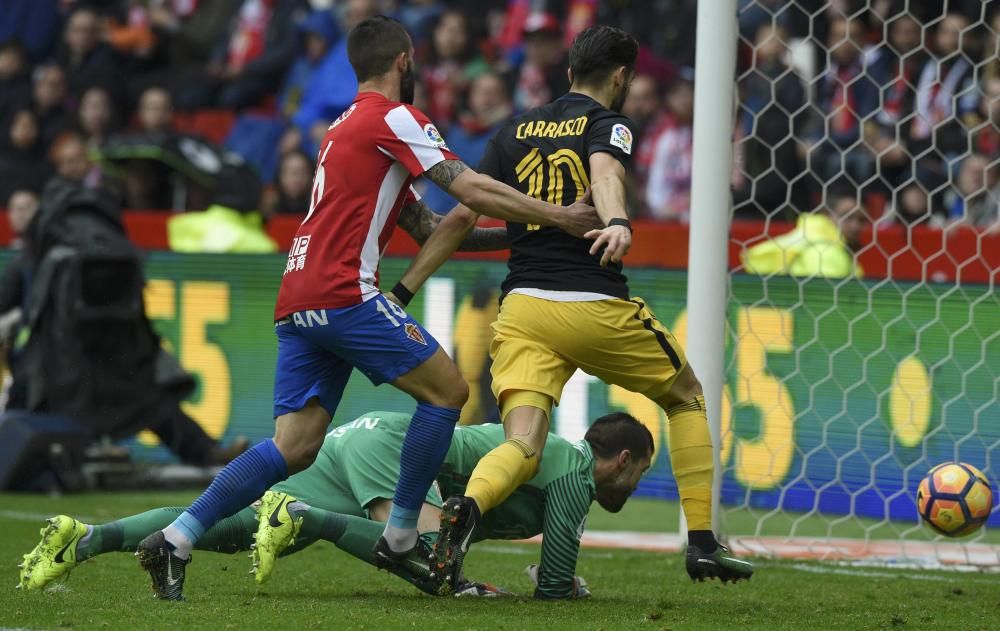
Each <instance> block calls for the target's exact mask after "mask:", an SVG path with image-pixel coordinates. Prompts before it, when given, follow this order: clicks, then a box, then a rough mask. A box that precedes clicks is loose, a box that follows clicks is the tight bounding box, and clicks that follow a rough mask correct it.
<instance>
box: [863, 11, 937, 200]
mask: <svg viewBox="0 0 1000 631" xmlns="http://www.w3.org/2000/svg"><path fill="white" fill-rule="evenodd" d="M888 33H889V37H888V40H885V41H883V42H882V43H881V45H879V46H876V47H873V48H871V49H869V50H868V51H867V52H866V54H865V64H866V66H867V68H868V73H869V74H870V75H871V76H872V77H873V78H874V80H875V82H876V83H877V85H878V88H879V91H880V92H881V106H880V107H879V108H878V111H877V112H876V114H875V117H874V119H871V120H869V121H867V122H866V123H865V125H864V132H863V134H864V139H865V144H866V145H867V147H868V149H869V150H870V151H871V152H872V153H873V154H875V155H876V156H878V158H877V160H878V173H879V175H880V177H881V178H882V182H881V185H882V188H883V189H884V190H887V191H888V190H891V189H892V188H894V187H895V185H896V184H897V183H898V182H900V181H904V180H908V179H910V178H911V177H913V173H912V169H911V168H910V167H911V165H912V163H913V162H912V160H911V157H910V156H909V155H908V154H907V151H906V146H905V143H902V142H900V139H905V138H907V137H908V135H909V129H910V123H911V121H912V116H911V114H912V113H913V104H914V100H915V86H916V85H917V78H918V77H919V76H920V72H921V68H922V67H923V66H924V64H926V62H927V51H926V50H925V49H924V48H923V46H922V34H921V26H920V23H918V22H917V21H916V20H915V19H914V18H913V17H912V16H911V15H909V14H907V13H900V14H899V15H898V16H897V17H895V18H894V19H893V20H892V21H891V22H890V23H889V26H888Z"/></svg>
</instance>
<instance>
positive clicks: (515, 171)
mask: <svg viewBox="0 0 1000 631" xmlns="http://www.w3.org/2000/svg"><path fill="white" fill-rule="evenodd" d="M633 137H634V136H633V131H632V121H630V120H629V119H628V118H626V117H625V116H622V115H621V114H618V113H616V112H613V111H611V110H609V109H607V108H606V107H604V106H603V105H601V104H600V103H598V102H597V101H595V100H594V99H592V98H590V97H589V96H586V95H583V94H578V93H575V92H570V93H568V94H566V95H565V96H563V97H561V98H558V99H556V100H555V101H553V102H552V103H549V104H548V105H543V106H542V107H538V108H535V109H533V110H531V111H529V112H526V113H525V114H522V115H521V116H517V117H515V118H513V119H512V120H511V121H510V122H509V123H507V124H506V125H505V126H504V127H503V128H501V129H500V131H499V132H497V134H496V135H495V136H494V137H493V138H492V139H491V140H490V142H489V144H488V145H487V147H486V152H485V153H484V154H483V159H482V162H480V163H479V171H480V172H482V173H485V174H486V175H489V176H490V177H492V178H493V179H496V180H499V181H501V182H504V183H506V184H508V185H510V186H513V187H514V188H516V189H517V190H519V191H521V192H522V193H524V194H525V195H529V196H531V197H535V198H537V199H541V200H544V201H547V202H549V203H552V204H556V205H560V206H569V205H570V204H572V203H573V202H575V201H577V200H578V199H580V198H581V197H582V196H583V194H584V191H585V190H586V189H587V187H589V186H590V154H592V153H595V152H598V151H605V152H607V153H610V154H611V155H613V156H614V157H615V158H617V159H618V160H619V161H620V162H621V163H622V164H624V165H625V166H626V167H627V166H628V163H629V159H630V157H631V154H632V144H633V143H632V140H633ZM507 232H508V234H509V236H510V260H509V262H508V264H507V266H508V268H509V273H508V274H507V278H506V280H504V282H503V285H502V289H503V294H504V295H506V294H507V293H509V292H510V291H511V290H513V289H520V288H532V289H546V290H555V291H585V292H594V293H600V294H606V295H609V296H615V297H616V298H622V299H624V300H627V299H628V297H629V293H628V285H627V281H626V278H625V276H624V275H623V274H622V266H621V264H620V263H609V264H608V265H607V266H605V267H601V264H600V253H598V254H597V255H591V254H590V246H591V245H592V243H593V242H592V241H590V240H588V239H581V238H578V237H574V236H572V235H571V234H569V233H567V232H564V231H562V230H560V229H559V228H552V227H547V226H537V225H532V224H523V223H509V222H508V224H507Z"/></svg>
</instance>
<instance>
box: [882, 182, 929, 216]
mask: <svg viewBox="0 0 1000 631" xmlns="http://www.w3.org/2000/svg"><path fill="white" fill-rule="evenodd" d="M894 197H895V203H894V204H893V208H892V211H891V212H889V213H886V214H885V215H884V216H883V218H882V220H881V221H882V223H898V224H901V225H904V226H922V225H929V226H935V227H940V226H943V225H944V217H943V215H942V213H941V212H940V211H939V210H938V209H937V208H935V207H934V202H933V198H932V197H931V196H930V195H929V194H928V193H927V191H925V190H924V188H923V187H922V186H920V184H918V183H917V182H913V181H911V182H910V183H909V184H906V185H905V186H903V187H902V188H899V189H897V190H896V192H895V195H894Z"/></svg>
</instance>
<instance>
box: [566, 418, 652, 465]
mask: <svg viewBox="0 0 1000 631" xmlns="http://www.w3.org/2000/svg"><path fill="white" fill-rule="evenodd" d="M583 439H584V440H585V441H587V442H588V443H590V448H591V449H592V450H593V451H594V455H595V456H597V457H598V458H614V457H616V456H618V454H620V453H621V452H622V450H624V449H628V450H629V451H631V452H632V454H633V455H634V456H636V457H643V456H648V457H650V458H651V457H652V456H653V449H654V448H655V444H654V443H653V435H652V434H651V433H650V432H649V429H648V428H647V427H646V426H645V425H643V424H642V423H640V422H639V420H638V419H637V418H635V417H634V416H632V415H631V414H626V413H625V412H612V413H611V414H605V415H604V416H602V417H601V418H599V419H597V420H596V421H594V424H593V425H591V426H590V429H588V430H587V433H586V434H585V435H584V437H583Z"/></svg>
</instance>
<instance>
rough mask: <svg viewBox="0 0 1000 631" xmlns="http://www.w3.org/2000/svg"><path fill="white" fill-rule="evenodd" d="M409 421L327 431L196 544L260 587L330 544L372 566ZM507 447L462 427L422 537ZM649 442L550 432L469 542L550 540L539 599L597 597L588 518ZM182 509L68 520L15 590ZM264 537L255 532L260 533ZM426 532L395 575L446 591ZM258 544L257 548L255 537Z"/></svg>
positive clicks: (539, 573) (498, 435)
mask: <svg viewBox="0 0 1000 631" xmlns="http://www.w3.org/2000/svg"><path fill="white" fill-rule="evenodd" d="M409 423H410V418H409V417H408V416H407V415H405V414H398V413H394V412H370V413H368V414H365V415H364V416H362V417H360V418H358V419H356V420H354V421H352V422H350V423H347V424H346V425H342V426H341V427H338V428H336V429H334V430H333V431H331V432H330V433H329V434H328V435H327V437H326V440H325V441H324V442H323V447H322V448H321V450H320V452H319V456H318V457H317V459H316V462H315V464H313V465H312V466H311V467H309V468H308V469H306V470H305V471H303V472H301V473H298V474H296V475H294V476H292V477H290V478H289V479H288V480H286V481H284V482H282V483H280V484H278V485H276V486H274V487H273V488H272V489H271V490H270V491H268V493H267V494H266V495H265V496H264V498H263V499H262V501H261V502H260V505H259V507H257V510H256V511H255V510H254V508H252V507H247V508H245V509H243V510H242V511H240V512H238V513H237V514H235V515H233V516H232V517H229V518H227V519H224V520H222V521H220V522H219V523H218V524H216V525H215V526H213V527H212V528H211V529H210V530H208V531H207V532H206V533H205V535H204V536H203V537H202V538H201V539H199V540H198V549H199V550H210V551H214V552H226V553H234V552H238V551H241V550H250V549H251V548H252V549H253V559H254V571H255V572H256V580H257V582H258V583H262V582H263V581H264V580H266V579H267V578H268V576H270V574H271V572H272V570H273V569H274V563H275V559H276V558H277V557H278V556H280V555H283V554H291V553H293V552H298V551H299V550H302V549H303V548H305V547H306V546H308V545H310V544H311V543H313V542H315V541H317V540H320V539H325V540H327V541H330V542H332V543H333V544H334V545H336V546H337V547H338V548H340V549H341V550H344V551H345V552H348V553H350V554H351V555H353V556H355V557H358V558H359V559H361V560H363V561H365V562H368V563H372V564H374V558H373V556H372V548H373V547H374V545H375V542H376V541H377V540H378V538H379V536H380V535H381V534H382V524H380V523H378V522H380V521H383V520H385V519H386V518H387V517H388V514H389V508H390V506H391V498H392V496H393V491H394V489H395V487H396V481H397V479H398V476H399V454H400V450H401V449H402V445H403V437H404V435H405V434H406V428H407V426H408V425H409ZM504 440H505V437H504V430H503V427H502V426H500V425H480V426H471V427H459V428H458V429H457V430H456V431H455V434H454V437H453V438H452V442H451V448H450V449H449V451H448V456H447V457H446V459H445V462H444V465H443V466H442V468H441V471H440V473H439V475H438V478H437V480H438V485H439V486H440V491H439V490H438V489H437V488H435V487H433V486H432V487H431V490H430V491H429V492H428V494H427V497H426V499H425V504H424V507H423V510H422V511H421V513H420V520H419V524H418V525H419V528H420V531H421V532H427V531H436V530H437V528H438V525H439V519H440V512H441V511H440V506H441V495H442V494H443V495H444V496H445V497H449V496H452V495H461V494H462V493H463V492H464V490H465V484H466V482H467V481H468V478H469V474H470V473H471V471H472V470H473V468H474V467H475V466H476V463H477V462H479V459H480V458H481V457H482V456H483V455H484V454H486V453H488V452H489V451H491V450H492V449H493V448H495V447H496V446H497V445H499V444H500V443H502V442H503V441H504ZM652 455H653V437H652V435H651V434H650V433H649V430H647V429H646V428H645V426H643V425H642V424H641V423H640V422H639V421H637V420H636V419H635V418H633V417H632V416H629V415H628V414H624V413H613V414H608V415H607V416H603V417H601V418H599V419H597V420H596V421H595V422H594V424H593V425H592V426H591V427H590V429H589V430H588V431H587V434H586V436H585V437H584V439H583V440H581V441H579V442H575V443H571V442H569V441H567V440H565V439H563V438H560V437H559V436H555V435H552V436H550V437H549V439H548V446H547V447H546V448H545V458H544V459H543V460H542V463H541V468H540V469H539V471H538V475H536V476H535V477H534V478H532V479H531V480H530V481H529V482H528V483H527V484H524V485H523V486H521V487H520V488H518V489H517V491H515V492H514V494H513V495H511V496H510V497H509V498H508V499H507V500H506V501H505V502H503V504H501V505H500V506H499V507H497V508H496V509H494V510H492V511H490V512H489V513H487V515H486V516H485V517H484V519H483V521H482V523H480V525H479V527H478V529H477V530H476V531H475V532H474V533H473V535H472V542H475V541H482V540H484V539H526V538H528V537H532V536H534V535H537V534H539V533H543V534H544V540H543V543H542V558H541V562H540V564H539V565H538V567H537V568H534V569H533V570H532V571H531V576H532V578H533V580H534V581H535V582H536V584H537V587H536V590H535V597H536V598H543V599H560V598H580V597H584V596H587V595H589V592H588V591H587V589H586V587H585V585H583V584H582V582H581V581H580V580H579V579H578V578H577V577H575V576H574V573H575V570H576V560H577V553H578V551H579V547H580V536H581V535H582V534H583V527H584V521H585V519H586V516H587V513H588V512H589V510H590V504H591V502H593V501H594V500H595V499H596V500H597V502H598V503H599V504H600V505H601V506H603V507H604V508H605V509H607V510H609V511H611V512H618V511H620V510H621V508H622V506H624V505H625V501H626V500H627V499H628V498H629V496H630V495H631V494H632V492H633V491H634V490H635V488H636V486H637V485H638V484H639V479H640V478H641V477H642V475H643V473H645V472H646V470H647V469H648V468H649V466H650V461H651V458H652ZM182 510H183V508H158V509H154V510H151V511H148V512H145V513H141V514H139V515H134V516H132V517H126V518H124V519H120V520H117V521H113V522H110V523H108V524H103V525H99V526H91V525H87V524H83V523H81V522H79V521H77V520H75V519H73V518H71V517H67V516H65V515H60V516H58V517H54V518H52V519H50V520H49V525H48V526H47V527H46V528H44V529H42V531H41V534H42V540H41V542H40V543H39V544H38V545H37V546H35V549H34V550H33V551H32V552H31V553H29V554H26V555H25V557H24V563H23V565H22V567H21V573H20V582H19V583H18V587H19V588H26V589H39V588H41V587H43V586H45V585H47V584H48V583H50V582H51V581H53V580H55V579H56V578H58V577H60V576H62V575H63V574H65V573H67V572H68V571H69V570H71V569H72V568H73V567H74V566H76V565H77V564H79V563H80V562H82V561H84V560H86V559H89V558H91V557H94V556H96V555H98V554H103V553H105V552H132V551H134V550H135V549H136V546H137V545H138V543H139V541H141V540H142V539H143V537H145V536H147V535H148V534H149V533H151V532H155V531H156V530H158V529H160V528H163V527H164V526H165V525H167V524H169V523H170V522H171V521H173V519H174V518H175V517H176V516H177V514H178V513H179V512H181V511H182ZM255 531H256V534H255ZM436 536H437V533H436V532H429V534H427V535H424V536H423V538H422V540H421V544H420V545H418V548H422V549H423V552H424V553H423V554H422V555H413V556H412V557H410V562H409V563H407V564H405V565H404V564H401V565H400V566H398V567H396V568H392V569H391V570H390V571H392V572H393V573H394V574H397V575H398V576H400V577H401V578H404V579H405V580H407V581H409V582H410V583H412V584H414V585H415V586H416V587H417V588H419V589H421V590H422V591H424V592H427V593H430V594H438V593H447V592H448V587H447V586H448V582H447V581H446V580H445V579H446V577H444V576H441V575H440V573H439V572H435V571H434V568H433V567H431V566H432V563H431V561H430V558H431V554H430V545H431V543H432V542H428V541H427V540H426V538H427V537H430V538H433V537H436ZM255 538H256V544H254V539H255ZM456 591H457V592H458V593H468V594H471V595H493V594H494V593H496V590H495V588H491V586H488V585H485V584H477V583H471V582H468V581H463V582H462V583H461V584H460V586H459V587H458V588H457V590H456Z"/></svg>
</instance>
